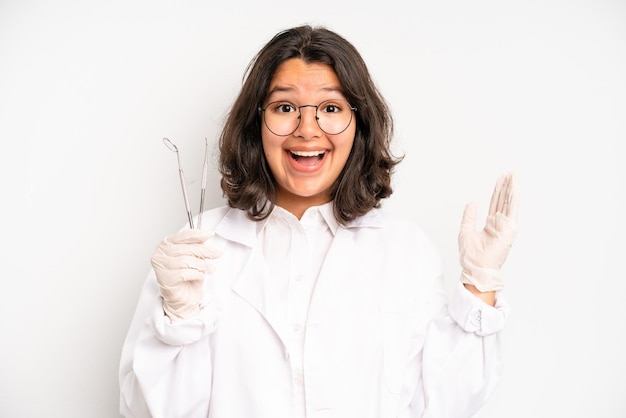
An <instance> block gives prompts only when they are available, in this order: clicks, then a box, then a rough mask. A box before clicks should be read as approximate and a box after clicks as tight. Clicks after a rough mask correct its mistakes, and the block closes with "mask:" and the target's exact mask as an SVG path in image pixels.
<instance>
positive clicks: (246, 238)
mask: <svg viewBox="0 0 626 418" xmlns="http://www.w3.org/2000/svg"><path fill="white" fill-rule="evenodd" d="M215 232H216V233H217V234H219V235H221V236H223V237H224V238H226V239H228V240H230V241H234V242H238V243H240V244H243V245H245V246H247V247H250V256H249V257H248V259H247V261H246V262H245V265H244V267H243V269H242V270H241V274H240V275H239V277H238V278H237V279H236V280H235V281H234V283H233V285H232V290H233V291H234V292H235V293H236V294H238V295H239V296H240V297H241V298H242V299H243V300H245V301H246V302H247V303H248V304H249V305H251V306H252V307H253V308H254V309H255V310H256V311H258V312H259V314H261V316H262V317H263V318H264V319H265V321H266V322H267V323H268V324H269V326H270V327H271V328H272V329H273V330H274V332H275V333H276V335H277V336H278V337H279V338H280V339H281V341H282V342H283V344H284V342H285V341H286V340H285V339H284V338H283V336H284V335H285V334H284V331H283V329H284V326H283V325H282V320H281V318H284V317H285V315H284V312H279V310H278V307H279V306H280V303H279V301H278V300H277V298H278V296H279V295H280V291H279V289H277V288H275V282H274V281H273V280H271V279H272V277H271V276H270V274H269V268H268V266H267V262H266V261H265V257H263V254H262V252H261V248H260V247H259V245H258V242H257V223H256V222H253V221H250V219H248V218H247V217H246V215H245V213H244V212H243V211H240V210H236V209H231V210H230V211H229V212H228V213H227V214H226V216H225V217H224V218H223V219H222V221H221V222H220V223H219V225H218V226H217V228H216V230H215Z"/></svg>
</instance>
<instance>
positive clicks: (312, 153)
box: [291, 151, 324, 157]
mask: <svg viewBox="0 0 626 418" xmlns="http://www.w3.org/2000/svg"><path fill="white" fill-rule="evenodd" d="M291 153H292V154H293V155H297V156H298V157H315V156H318V155H322V154H324V151H291Z"/></svg>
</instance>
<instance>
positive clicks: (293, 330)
mask: <svg viewBox="0 0 626 418" xmlns="http://www.w3.org/2000/svg"><path fill="white" fill-rule="evenodd" d="M392 133H393V124H392V117H391V115H390V114H389V110H388V108H387V106H386V104H385V101H384V99H383V98H382V96H381V94H380V93H379V91H378V90H377V88H376V87H375V85H374V83H373V82H372V80H371V77H370V75H369V73H368V70H367V67H366V65H365V63H364V62H363V60H362V58H361V56H360V55H359V53H358V51H357V50H356V49H355V48H354V47H353V46H352V45H351V44H350V43H349V42H348V41H347V40H345V39H344V38H342V37H341V36H340V35H338V34H336V33H334V32H332V31H330V30H327V29H325V28H312V27H309V26H301V27H296V28H292V29H289V30H286V31H283V32H280V33H278V34H277V35H276V36H275V37H274V38H273V39H271V40H270V41H269V42H268V43H267V44H266V45H265V46H264V47H263V48H262V49H261V50H260V51H259V53H258V54H257V56H256V57H255V58H254V60H253V61H252V62H251V64H250V66H249V67H248V71H247V73H246V77H245V79H244V84H243V87H242V89H241V92H240V93H239V95H238V97H237V99H236V101H235V103H234V105H233V107H232V109H231V112H230V113H229V116H228V119H227V121H226V123H225V127H224V130H223V132H222V135H221V137H220V171H221V174H222V183H221V184H222V189H223V191H224V194H225V196H226V197H227V198H228V205H227V206H225V207H220V208H216V209H212V210H209V211H207V212H205V213H204V214H202V215H201V216H202V217H203V219H202V225H203V226H204V227H205V228H206V229H204V230H197V229H187V228H184V229H183V230H181V231H179V232H178V233H175V234H173V235H171V236H170V237H167V238H165V239H164V240H163V241H162V242H161V243H160V244H159V245H158V246H157V248H156V250H155V252H154V254H153V257H152V265H153V270H152V271H151V272H150V274H149V276H148V278H147V281H146V284H145V287H144V289H143V290H142V294H141V296H140V299H139V303H138V306H137V310H136V313H135V316H134V318H133V321H132V324H131V327H130V330H129V332H128V336H127V339H126V342H125V345H124V349H123V352H122V359H121V364H120V386H121V412H122V414H123V415H124V416H127V417H149V416H152V417H220V418H221V417H227V418H239V417H242V418H243V417H245V418H249V417H259V418H260V417H267V418H280V417H307V418H311V417H318V416H319V417H341V418H346V417H358V418H370V417H371V418H374V417H376V418H381V417H385V418H386V417H439V418H440V417H455V418H459V417H469V416H471V415H473V414H474V413H475V412H476V411H477V410H478V409H480V407H481V406H482V405H483V404H484V403H485V401H486V400H487V398H488V397H489V395H490V394H491V392H492V390H493V388H494V385H495V384H496V382H497V380H498V377H499V374H500V360H501V355H500V345H499V340H498V331H499V330H500V329H501V328H502V327H503V325H504V322H505V318H506V313H507V309H508V308H507V307H506V305H505V304H504V302H503V300H502V298H501V297H498V296H497V295H496V291H498V290H500V289H501V288H502V281H501V278H500V274H499V269H500V267H501V265H502V263H503V262H504V261H505V259H506V256H507V253H508V250H509V248H510V246H511V245H512V243H513V240H514V237H515V218H516V211H517V209H516V207H517V191H516V190H517V189H516V182H515V179H514V178H513V177H512V176H511V175H506V176H502V177H501V178H500V179H499V181H498V183H497V184H496V188H495V190H494V194H493V197H492V202H491V207H490V211H489V217H488V218H487V224H486V226H485V228H484V229H483V230H481V231H479V232H477V231H475V228H474V225H475V209H474V207H473V206H472V205H468V206H467V208H466V211H465V213H464V215H463V222H462V227H461V233H460V234H459V248H460V260H461V266H462V271H463V273H462V276H461V282H460V283H459V287H458V289H456V291H455V293H454V295H453V296H452V299H451V300H450V301H449V302H448V301H447V298H446V296H447V295H446V292H445V289H444V286H443V268H442V260H441V257H440V255H439V253H438V251H437V250H436V249H435V248H434V246H433V244H432V242H431V241H430V240H429V239H428V238H427V237H426V236H425V235H424V233H423V232H422V230H421V229H420V228H419V227H417V226H415V225H413V224H411V223H409V222H406V221H402V220H398V219H395V218H393V217H391V216H389V215H388V214H387V213H385V212H384V211H383V210H382V209H381V208H380V207H379V206H380V201H381V200H382V199H384V198H387V197H389V196H390V195H391V192H392V190H391V186H390V179H391V174H392V171H393V168H394V167H395V165H396V164H397V163H398V162H399V161H400V159H398V158H395V157H394V156H393V155H392V154H391V152H390V150H389V141H390V139H391V137H392Z"/></svg>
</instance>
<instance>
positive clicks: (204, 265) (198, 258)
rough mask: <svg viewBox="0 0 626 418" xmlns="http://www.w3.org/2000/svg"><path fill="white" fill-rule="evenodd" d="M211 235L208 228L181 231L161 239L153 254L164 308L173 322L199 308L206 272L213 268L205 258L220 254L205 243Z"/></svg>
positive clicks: (153, 264) (153, 263)
mask: <svg viewBox="0 0 626 418" xmlns="http://www.w3.org/2000/svg"><path fill="white" fill-rule="evenodd" d="M212 236H213V233H212V232H211V231H208V230H201V229H187V230H183V231H180V232H177V233H175V234H173V235H170V236H168V237H166V238H165V239H163V241H161V242H160V243H159V245H158V246H157V247H156V249H155V250H154V253H153V254H152V259H151V262H152V267H153V268H154V272H155V273H156V278H157V282H158V284H159V289H160V292H161V297H162V298H163V310H164V311H165V313H166V315H167V316H168V317H169V318H170V320H172V321H176V320H179V319H184V318H189V317H191V316H193V315H194V314H196V313H197V312H198V311H199V310H200V305H201V303H202V285H203V284H204V278H205V275H207V274H211V273H212V272H213V270H214V268H213V266H212V265H211V264H210V263H209V262H207V259H214V258H217V257H219V256H221V251H220V250H219V249H217V248H214V247H211V246H210V245H208V244H207V243H206V241H207V240H209V239H210V238H211V237H212Z"/></svg>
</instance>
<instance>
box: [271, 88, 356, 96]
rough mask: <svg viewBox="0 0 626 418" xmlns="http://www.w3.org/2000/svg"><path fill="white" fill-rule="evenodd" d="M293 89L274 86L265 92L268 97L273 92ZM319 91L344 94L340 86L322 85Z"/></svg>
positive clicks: (285, 91)
mask: <svg viewBox="0 0 626 418" xmlns="http://www.w3.org/2000/svg"><path fill="white" fill-rule="evenodd" d="M294 91H295V88H293V87H285V86H276V87H274V88H273V89H271V90H270V91H268V92H267V97H270V96H271V95H273V94H274V93H292V92H294ZM320 91H324V92H338V93H339V94H341V95H342V96H343V95H344V94H343V89H342V88H340V87H323V88H321V89H320Z"/></svg>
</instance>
